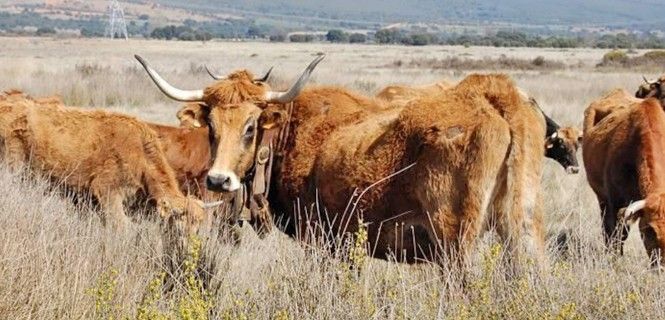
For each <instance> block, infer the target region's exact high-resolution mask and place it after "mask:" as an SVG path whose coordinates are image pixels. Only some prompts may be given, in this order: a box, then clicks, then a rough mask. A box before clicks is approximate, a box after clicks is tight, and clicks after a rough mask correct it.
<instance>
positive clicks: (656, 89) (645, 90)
mask: <svg viewBox="0 0 665 320" xmlns="http://www.w3.org/2000/svg"><path fill="white" fill-rule="evenodd" d="M664 83H665V77H661V78H660V79H658V80H653V81H649V80H647V79H646V78H645V79H644V83H643V84H642V85H640V87H639V88H638V89H637V92H635V97H636V98H640V99H647V98H656V99H658V100H661V103H662V101H663V100H665V94H663V88H662V86H663V84H664Z"/></svg>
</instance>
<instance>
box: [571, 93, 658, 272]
mask: <svg viewBox="0 0 665 320" xmlns="http://www.w3.org/2000/svg"><path fill="white" fill-rule="evenodd" d="M663 150H665V113H664V112H663V109H662V106H661V105H660V103H659V102H658V100H656V99H646V100H644V101H641V102H635V103H633V104H631V105H628V106H625V107H623V108H619V109H616V110H614V111H613V112H611V113H610V114H609V115H607V116H606V117H605V118H604V119H603V120H601V121H600V122H598V123H597V124H596V125H595V126H594V127H592V128H588V129H587V130H585V132H584V148H583V155H584V165H585V167H586V171H587V179H588V181H589V184H590V185H591V188H592V189H593V191H594V192H595V193H596V196H597V197H598V203H599V204H600V209H601V214H602V215H603V231H604V235H605V241H606V244H607V246H608V248H610V249H613V250H614V251H616V252H618V253H623V242H624V240H625V239H626V237H627V236H628V225H627V224H624V223H622V221H621V219H622V217H621V215H622V213H621V208H624V207H626V206H628V209H627V210H625V215H626V216H627V217H628V218H629V220H633V219H636V218H641V219H640V231H641V233H642V236H643V240H644V245H645V248H646V250H647V253H648V254H649V256H650V257H651V258H652V261H653V262H654V263H655V262H657V261H658V260H659V259H662V258H663V257H664V255H663V254H664V253H665V251H664V250H665V205H664V204H665V202H663V201H664V200H665V193H664V191H665V171H663V165H665V158H664V157H663V152H662V151H663ZM642 199H645V201H641V200H642ZM633 201H637V202H636V203H635V204H633V205H630V204H631V202H633ZM629 205H630V206H629Z"/></svg>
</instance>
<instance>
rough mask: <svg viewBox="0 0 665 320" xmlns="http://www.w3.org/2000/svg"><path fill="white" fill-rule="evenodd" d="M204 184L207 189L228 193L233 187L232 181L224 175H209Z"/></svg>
mask: <svg viewBox="0 0 665 320" xmlns="http://www.w3.org/2000/svg"><path fill="white" fill-rule="evenodd" d="M206 184H207V186H208V188H209V189H213V190H218V191H229V190H231V188H232V187H233V179H232V178H231V176H229V175H225V174H217V175H209V176H208V177H207V178H206Z"/></svg>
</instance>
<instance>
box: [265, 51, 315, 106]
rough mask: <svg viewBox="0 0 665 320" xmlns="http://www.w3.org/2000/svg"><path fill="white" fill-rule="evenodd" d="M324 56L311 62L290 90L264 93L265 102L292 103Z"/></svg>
mask: <svg viewBox="0 0 665 320" xmlns="http://www.w3.org/2000/svg"><path fill="white" fill-rule="evenodd" d="M325 57H326V55H325V54H321V55H319V56H318V57H316V59H314V61H312V62H311V63H310V64H309V66H307V68H306V69H305V71H304V72H303V73H302V75H301V76H300V78H298V81H296V83H295V84H293V85H292V86H291V88H290V89H289V90H288V91H285V92H275V91H268V92H266V100H267V101H268V102H276V103H289V102H291V101H293V100H294V99H295V98H296V97H298V94H300V91H302V89H303V88H305V84H307V81H308V80H309V77H310V76H311V75H312V72H313V71H314V68H316V65H317V64H319V62H321V60H323V58H325Z"/></svg>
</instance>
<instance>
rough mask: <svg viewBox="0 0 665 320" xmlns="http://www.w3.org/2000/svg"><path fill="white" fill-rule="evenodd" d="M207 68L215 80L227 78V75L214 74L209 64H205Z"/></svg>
mask: <svg viewBox="0 0 665 320" xmlns="http://www.w3.org/2000/svg"><path fill="white" fill-rule="evenodd" d="M205 68H206V71H208V74H209V75H210V77H211V78H213V79H215V80H223V79H226V77H225V76H220V75H217V74H214V73H213V72H212V71H211V70H210V68H208V66H205Z"/></svg>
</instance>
